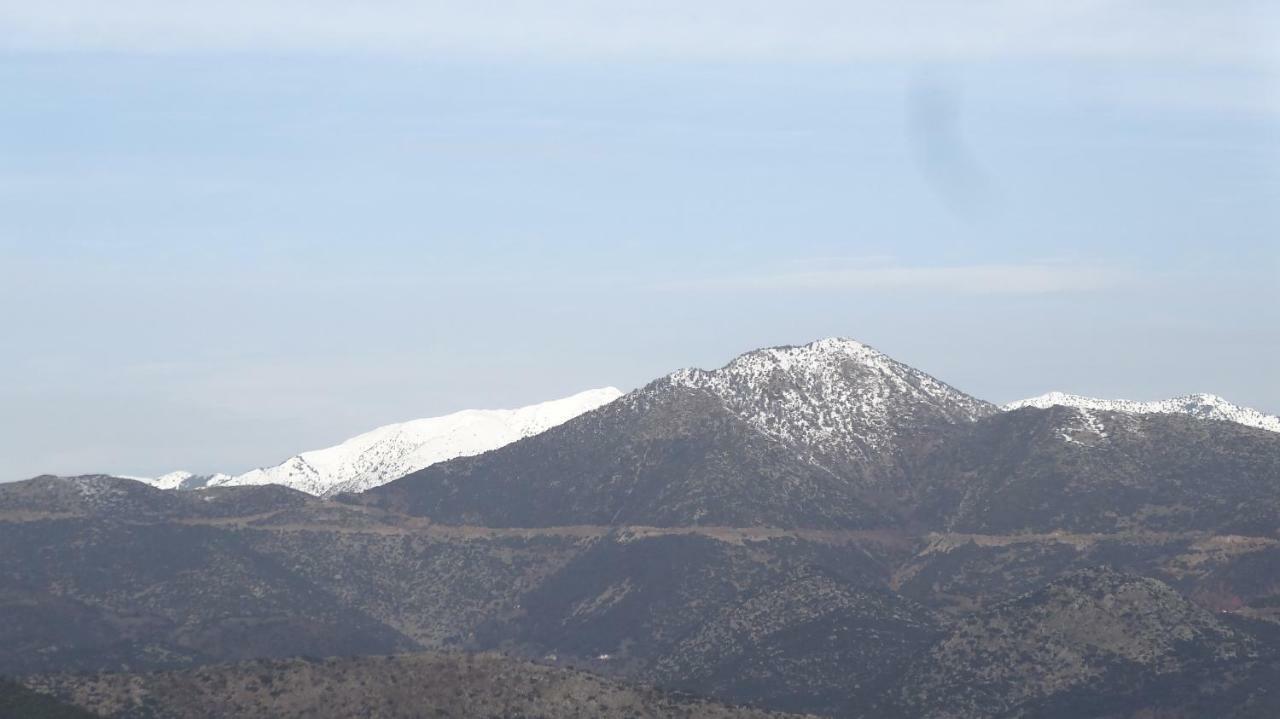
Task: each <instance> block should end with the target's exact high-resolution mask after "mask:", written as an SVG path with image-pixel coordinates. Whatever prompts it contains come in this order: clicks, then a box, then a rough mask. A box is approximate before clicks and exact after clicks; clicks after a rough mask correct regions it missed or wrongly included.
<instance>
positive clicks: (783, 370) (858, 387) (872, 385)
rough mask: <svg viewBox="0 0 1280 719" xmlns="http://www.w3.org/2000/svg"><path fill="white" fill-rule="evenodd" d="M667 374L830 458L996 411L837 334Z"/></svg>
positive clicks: (871, 453) (859, 457)
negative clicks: (714, 366)
mask: <svg viewBox="0 0 1280 719" xmlns="http://www.w3.org/2000/svg"><path fill="white" fill-rule="evenodd" d="M667 381H669V382H671V383H672V384H674V385H677V386H687V387H696V388H701V389H704V390H706V391H708V392H711V393H712V394H714V395H716V396H718V397H719V398H720V399H721V400H723V401H724V402H725V404H726V405H728V406H729V408H730V409H732V410H733V411H735V412H736V413H738V415H739V416H741V417H742V418H743V419H745V420H746V421H748V422H750V423H751V424H753V425H755V426H756V427H757V428H758V429H760V430H761V431H763V432H764V433H765V434H768V435H770V436H773V437H775V438H777V439H780V440H782V441H784V442H787V443H789V444H793V445H798V446H801V447H806V448H808V449H809V450H810V451H812V452H813V453H814V454H815V455H816V456H817V457H820V458H823V459H825V460H827V461H829V462H830V461H834V462H835V463H838V464H844V463H848V462H853V463H855V464H856V463H861V462H865V461H868V460H873V459H874V461H884V460H885V458H887V457H889V456H892V455H893V454H895V453H896V452H897V450H898V449H899V447H900V444H901V441H902V440H903V438H904V436H905V435H907V434H910V433H912V432H914V431H916V430H919V429H924V428H928V427H936V426H939V425H944V424H957V423H961V422H969V421H972V420H975V419H978V418H980V417H984V416H987V415H989V414H993V413H995V412H996V411H997V410H996V408H995V407H994V406H993V405H991V404H988V403H987V402H983V401H982V400H979V399H975V398H973V397H970V396H969V395H967V394H965V393H963V392H961V391H959V390H957V389H955V388H953V387H951V386H949V385H947V384H945V383H943V382H940V381H939V380H937V379H934V378H933V377H931V376H929V375H927V374H925V373H924V372H921V371H920V370H917V369H915V368H912V367H909V366H907V365H905V364H902V363H901V362H898V361H896V360H894V359H892V358H890V357H889V356H888V355H885V354H884V353H882V352H880V351H878V350H876V349H873V348H872V347H869V346H867V345H865V344H862V343H861V342H857V341H854V340H850V339H843V338H830V339H823V340H818V341H816V342H812V343H810V344H807V345H804V346H800V347H771V348H767V349H761V350H756V351H754V352H748V353H746V354H744V355H741V356H739V357H738V358H737V359H735V360H733V361H732V362H730V363H729V364H727V365H725V366H724V367H722V368H720V369H717V370H701V369H684V370H679V371H677V372H674V373H672V374H671V375H668V377H667Z"/></svg>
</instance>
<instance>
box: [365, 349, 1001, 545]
mask: <svg viewBox="0 0 1280 719" xmlns="http://www.w3.org/2000/svg"><path fill="white" fill-rule="evenodd" d="M996 413H997V410H996V408H995V407H994V406H992V405H989V404H986V403H985V402H981V401H980V400H976V399H973V398H972V397H969V396H968V395H965V394H963V393H961V392H959V391H958V390H955V389H952V388H951V387H949V386H947V385H945V384H943V383H941V382H939V381H937V380H935V379H933V378H931V377H929V376H928V375H926V374H924V373H922V372H919V371H918V370H914V369H911V368H909V367H907V366H906V365H903V364H901V363H898V362H895V361H894V360H891V359H889V358H888V357H886V356H885V355H883V354H881V353H880V352H877V351H876V350H873V349H871V348H869V347H867V346H866V345H863V344H860V343H858V342H854V341H852V340H841V339H832V340H821V341H818V342H814V343H812V344H809V345H805V346H803V347H778V348H770V349H764V350H757V351H755V352H750V353H747V354H745V355H742V356H740V357H738V358H737V359H735V360H734V361H732V362H730V363H729V364H728V365H726V366H725V367H723V368H721V369H718V370H712V371H706V370H680V371H677V372H675V373H673V374H671V375H668V376H666V377H663V378H660V379H658V380H655V381H653V382H651V383H649V384H648V385H646V386H644V387H642V388H640V389H638V390H635V391H634V392H631V393H630V394H628V395H626V396H624V397H623V398H621V399H619V400H618V401H616V402H613V403H611V404H609V405H607V406H605V407H602V408H600V409H597V410H595V411H592V412H588V413H585V414H583V415H581V416H579V417H577V418H575V419H573V420H571V421H569V422H566V423H565V424H563V425H561V426H559V427H556V428H554V429H552V430H550V431H548V432H545V433H543V434H541V435H538V436H536V437H533V438H530V439H528V440H525V441H522V442H517V443H515V444H511V445H508V446H506V447H502V448H500V449H497V450H494V451H492V452H488V453H486V454H483V455H481V456H479V457H474V458H467V459H459V460H455V461H452V462H445V463H441V464H437V465H434V466H432V467H429V468H427V469H425V470H422V471H420V472H416V473H414V474H411V475H408V476H407V477H405V478H403V479H400V480H398V481H395V482H391V483H389V484H386V485H383V486H381V487H378V488H375V489H373V490H371V491H370V492H367V493H366V494H364V495H362V497H361V498H360V499H359V500H357V501H360V502H364V503H367V504H370V505H375V506H381V507H385V508H389V509H394V510H395V511H403V512H407V513H410V514H415V515H421V516H428V517H431V518H433V519H435V520H437V521H444V522H456V523H465V524H484V525H489V526H548V525H557V524H559V525H564V524H596V525H600V524H605V525H609V524H618V523H624V524H652V525H657V526H678V525H681V524H692V525H700V526H710V525H725V526H767V525H773V526H779V527H826V528H835V527H842V528H855V527H862V528H866V527H883V526H892V525H894V524H895V523H896V522H897V521H898V519H897V517H898V512H899V507H897V506H896V502H897V500H898V497H899V495H902V494H904V491H903V483H902V482H901V481H900V480H901V478H902V473H903V468H904V467H905V463H906V461H907V459H908V457H910V456H914V455H915V454H917V453H918V452H919V451H920V448H921V447H925V446H928V445H929V444H930V443H933V442H937V441H940V439H941V438H942V437H943V436H944V435H945V434H946V433H948V432H950V431H952V430H954V428H955V427H956V426H958V425H961V424H964V423H969V422H971V421H973V420H974V419H976V418H979V417H984V416H989V415H992V414H996Z"/></svg>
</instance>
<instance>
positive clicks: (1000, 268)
mask: <svg viewBox="0 0 1280 719" xmlns="http://www.w3.org/2000/svg"><path fill="white" fill-rule="evenodd" d="M1144 283H1145V280H1144V278H1143V277H1141V276H1140V275H1138V274H1136V273H1134V272H1132V271H1129V270H1124V269H1119V268H1114V267H1103V266H1087V265H1068V264H1058V263H1052V262H1041V263H1028V264H982V265H958V266H904V265H889V266H879V267H865V266H864V267H844V268H830V269H812V270H795V271H782V272H776V273H762V274H749V275H740V276H733V277H722V278H709V279H703V280H696V281H692V282H686V283H678V284H675V285H671V286H670V287H669V288H670V289H684V290H707V291H734V290H738V291H761V292H773V291H804V290H811V291H853V292H912V293H931V294H958V295H1042V294H1058V293H1072V292H1100V291H1106V290H1113V289H1118V288H1124V287H1134V286H1139V285H1142V284H1144Z"/></svg>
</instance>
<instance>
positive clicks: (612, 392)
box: [209, 387, 622, 496]
mask: <svg viewBox="0 0 1280 719" xmlns="http://www.w3.org/2000/svg"><path fill="white" fill-rule="evenodd" d="M621 395H622V393H621V392H620V391H619V390H617V389H615V388H613V387H604V388H602V389H593V390H587V391H586V392H580V393H578V394H575V395H573V396H571V397H565V398H564V399H558V400H552V401H550V402H542V403H540V404H534V405H529V406H528V407H521V408H519V409H490V410H474V409H472V410H463V411H461V412H455V413H453V414H449V415H445V416H443V417H430V418H427V419H416V420H411V421H409V422H402V423H399V424H389V425H387V426H385V427H379V428H377V429H375V430H373V431H371V432H366V433H364V434H362V435H359V436H357V437H352V438H351V439H348V440H347V441H345V442H343V443H341V444H338V445H335V446H333V447H327V448H325V449H318V450H313V451H310V452H303V453H302V454H299V455H297V456H295V457H292V458H290V459H288V460H286V461H285V462H283V463H281V464H279V465H276V466H274V467H265V468H262V469H255V470H253V471H250V472H246V473H245V474H242V475H240V476H238V477H225V478H224V479H221V480H219V481H217V482H210V483H209V486H238V485H250V484H282V485H284V486H286V487H292V488H294V489H297V490H301V491H303V492H307V493H308V494H314V495H318V496H330V495H334V494H338V493H340V492H361V491H364V490H366V489H370V488H372V487H377V486H379V485H382V484H386V483H387V482H390V481H392V480H394V479H399V478H400V477H403V476H405V475H406V474H409V473H411V472H416V471H418V470H419V469H422V468H424V467H427V466H430V465H432V464H435V463H437V462H443V461H445V460H448V459H453V458H455V457H466V456H471V455H476V454H481V453H483V452H488V451H489V450H491V449H497V448H498V447H501V446H503V445H506V444H510V443H512V442H515V441H516V440H518V439H523V438H525V437H530V436H532V435H535V434H538V433H540V432H544V431H546V430H548V429H551V428H552V427H555V426H556V425H559V424H563V423H565V422H567V421H569V420H570V419H573V418H574V417H577V416H578V415H580V414H582V413H584V412H589V411H591V410H593V409H595V408H597V407H600V406H602V405H604V404H607V403H609V402H612V401H613V400H615V399H617V398H618V397H619V396H621Z"/></svg>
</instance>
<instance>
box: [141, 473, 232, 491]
mask: <svg viewBox="0 0 1280 719" xmlns="http://www.w3.org/2000/svg"><path fill="white" fill-rule="evenodd" d="M121 478H122V479H135V480H137V481H139V482H145V483H147V484H149V485H151V486H152V487H155V488H156V489H199V488H201V487H207V486H210V485H215V484H221V483H223V482H225V481H227V480H229V479H231V476H230V475H227V474H195V473H194V472H186V471H181V470H180V471H177V472H170V473H168V474H162V475H160V476H159V477H131V476H128V475H122V476H121Z"/></svg>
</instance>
